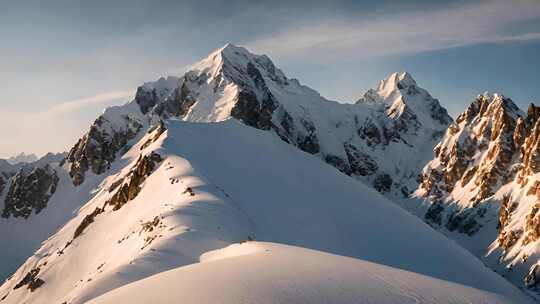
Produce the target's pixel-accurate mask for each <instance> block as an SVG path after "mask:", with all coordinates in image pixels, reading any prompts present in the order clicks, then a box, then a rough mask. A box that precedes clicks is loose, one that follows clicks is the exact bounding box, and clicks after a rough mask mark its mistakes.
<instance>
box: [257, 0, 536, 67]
mask: <svg viewBox="0 0 540 304" xmlns="http://www.w3.org/2000/svg"><path fill="white" fill-rule="evenodd" d="M538 18H540V1H534V0H533V1H530V0H515V1H504V0H488V1H481V2H475V3H473V2H466V3H465V4H461V5H459V6H453V7H450V8H444V9H435V10H428V11H416V12H409V13H403V14H400V13H396V14H383V15H377V16H372V17H370V16H366V17H364V18H354V19H352V18H347V19H343V18H336V17H333V18H326V19H325V18H322V19H316V20H315V19H314V20H310V21H305V20H304V21H301V22H299V23H298V24H291V25H289V26H288V27H286V28H285V29H284V30H280V31H276V32H273V33H270V34H268V35H265V36H263V37H262V38H260V39H256V40H252V41H249V42H247V43H246V45H247V46H248V47H249V48H252V49H255V50H257V51H261V52H267V53H270V54H272V55H274V56H281V57H288V56H292V57H294V56H296V55H301V56H306V55H307V56H313V57H317V59H318V60H326V61H333V60H342V59H347V58H350V57H354V58H359V57H361V56H364V57H370V56H387V55H403V54H411V53H419V52H426V51H433V50H441V49H448V48H455V47H461V46H467V45H474V44H479V43H507V42H517V41H528V40H538V39H540V31H538V32H521V33H509V32H507V29H508V27H510V26H512V25H515V24H518V23H520V22H526V21H529V20H534V19H538Z"/></svg>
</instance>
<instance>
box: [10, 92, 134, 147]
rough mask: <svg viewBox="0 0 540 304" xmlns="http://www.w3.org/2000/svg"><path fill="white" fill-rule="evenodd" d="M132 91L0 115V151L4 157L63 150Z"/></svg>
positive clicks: (123, 100)
mask: <svg viewBox="0 0 540 304" xmlns="http://www.w3.org/2000/svg"><path fill="white" fill-rule="evenodd" d="M132 97H133V92H132V91H121V90H119V91H111V92H105V93H101V94H97V95H94V96H89V97H84V98H80V99H76V100H71V101H67V102H63V103H60V104H58V105H56V106H54V107H52V108H50V109H49V110H47V111H41V112H9V113H8V112H7V111H4V112H1V113H0V121H2V122H3V123H2V124H1V125H0V134H4V136H5V137H7V138H8V140H3V141H0V151H1V152H2V154H4V155H0V157H1V156H7V155H12V154H17V153H19V152H21V151H26V152H34V153H37V154H44V153H46V152H51V151H66V150H67V149H69V148H70V146H71V145H72V144H73V143H75V141H76V140H77V138H78V137H79V136H81V135H82V134H83V133H84V132H86V131H87V130H88V126H89V125H90V124H91V122H92V121H93V120H94V119H95V118H96V117H97V115H99V113H100V112H102V111H103V109H104V108H105V107H107V106H111V105H118V104H122V103H125V102H126V101H128V100H130V99H132Z"/></svg>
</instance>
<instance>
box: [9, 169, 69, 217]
mask: <svg viewBox="0 0 540 304" xmlns="http://www.w3.org/2000/svg"><path fill="white" fill-rule="evenodd" d="M58 180H59V178H58V176H57V174H56V171H55V170H54V169H53V168H52V167H51V166H49V165H45V166H44V167H43V168H40V167H37V168H34V169H32V170H24V169H21V170H20V171H19V172H18V173H17V174H16V175H15V176H13V177H12V178H11V180H10V184H9V189H8V190H7V193H6V196H5V199H4V209H3V211H2V217H4V218H9V217H10V216H13V217H24V218H28V217H29V216H30V215H31V214H32V212H35V213H36V214H37V213H39V212H40V211H41V210H42V209H43V208H45V207H46V206H47V202H48V201H49V199H50V197H51V196H52V195H53V194H54V192H55V191H56V186H57V185H58ZM0 187H1V186H0Z"/></svg>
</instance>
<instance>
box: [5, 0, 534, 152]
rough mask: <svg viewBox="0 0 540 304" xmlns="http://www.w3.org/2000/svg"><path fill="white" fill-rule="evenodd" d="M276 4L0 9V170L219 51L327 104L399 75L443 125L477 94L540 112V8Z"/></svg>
mask: <svg viewBox="0 0 540 304" xmlns="http://www.w3.org/2000/svg"><path fill="white" fill-rule="evenodd" d="M287 2H292V1H271V2H270V1H268V2H265V1H247V0H231V1H204V2H202V1H194V0H193V1H174V0H169V1H162V0H156V1H146V0H129V1H128V0H117V1H102V0H95V1H74V0H56V1H47V2H45V1H25V0H19V1H11V0H4V1H2V9H1V10H0V39H1V41H2V43H1V44H0V83H2V94H0V107H1V109H2V110H1V111H0V121H2V123H1V124H0V134H2V136H3V138H2V141H0V157H1V156H8V155H13V154H15V153H18V152H21V151H25V152H36V153H38V154H43V153H45V152H47V151H61V150H65V149H68V148H69V146H71V145H72V144H73V143H74V142H75V141H76V139H77V138H78V137H79V136H80V135H81V134H82V133H84V132H85V131H86V129H87V127H88V125H89V124H90V123H91V121H92V120H93V119H94V118H95V117H96V116H97V115H98V114H99V113H100V112H101V111H102V109H103V108H104V107H105V106H108V105H113V104H120V103H123V102H126V101H128V100H129V99H130V98H131V95H132V94H133V93H134V91H135V89H136V87H137V86H138V85H140V84H141V83H142V82H144V81H149V80H153V79H156V78H158V77H160V76H165V75H180V74H181V73H182V71H183V70H184V69H185V67H186V66H188V65H189V64H191V63H193V62H195V61H197V60H199V59H200V58H201V57H204V56H206V55H207V54H208V53H210V52H211V51H212V50H213V49H216V48H218V47H220V46H222V45H224V44H225V43H227V42H232V43H234V44H238V45H243V46H246V47H247V48H249V49H250V50H252V51H253V52H256V53H265V54H267V55H269V56H270V57H271V58H272V59H273V60H274V62H275V63H276V64H277V65H278V66H279V67H280V68H281V69H282V70H283V71H284V72H285V73H286V74H287V75H288V76H289V77H295V78H298V79H299V80H300V81H301V82H302V83H304V84H307V85H309V86H311V87H313V88H314V89H316V90H318V91H319V92H321V94H322V95H324V96H325V97H327V98H330V99H334V100H338V101H341V102H352V101H354V100H356V99H357V98H358V97H360V96H361V95H362V94H363V92H364V91H365V90H367V89H369V88H371V87H374V86H376V84H377V82H378V80H379V79H381V78H384V77H386V76H387V75H388V74H390V73H392V72H394V71H404V70H407V71H409V72H411V73H412V75H413V76H414V77H415V79H416V80H417V82H418V83H419V85H420V86H422V87H424V88H426V89H428V90H429V91H430V92H431V93H432V95H434V96H435V97H437V98H439V99H440V101H441V103H442V104H443V105H444V106H445V107H447V108H448V110H449V111H450V113H451V114H453V115H456V114H458V113H459V112H461V111H462V110H463V109H464V107H465V106H466V105H467V104H468V103H469V102H470V101H471V99H472V98H473V97H474V96H475V95H477V94H479V93H482V92H484V91H493V92H500V93H503V94H505V95H507V96H509V97H511V98H513V99H514V100H515V101H516V103H518V105H519V106H521V107H526V105H527V104H528V103H530V102H537V103H538V102H540V85H539V84H540V76H539V71H540V58H539V57H540V56H539V55H538V54H539V53H540V1H537V0H514V1H503V0H485V1H427V0H426V1H399V4H395V2H396V1H339V0H338V1H316V0H315V1H294V3H287ZM392 2H394V3H392Z"/></svg>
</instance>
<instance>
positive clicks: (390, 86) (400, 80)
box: [377, 72, 417, 97]
mask: <svg viewBox="0 0 540 304" xmlns="http://www.w3.org/2000/svg"><path fill="white" fill-rule="evenodd" d="M416 85H417V84H416V81H415V80H414V78H413V77H412V75H411V74H410V73H409V72H402V73H397V72H396V73H392V74H391V75H390V76H388V78H386V79H384V80H381V81H380V82H379V86H378V88H377V91H378V92H379V93H380V94H381V95H382V96H384V97H389V96H390V95H391V94H393V93H394V92H395V91H396V90H403V89H406V88H408V87H412V86H416Z"/></svg>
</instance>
